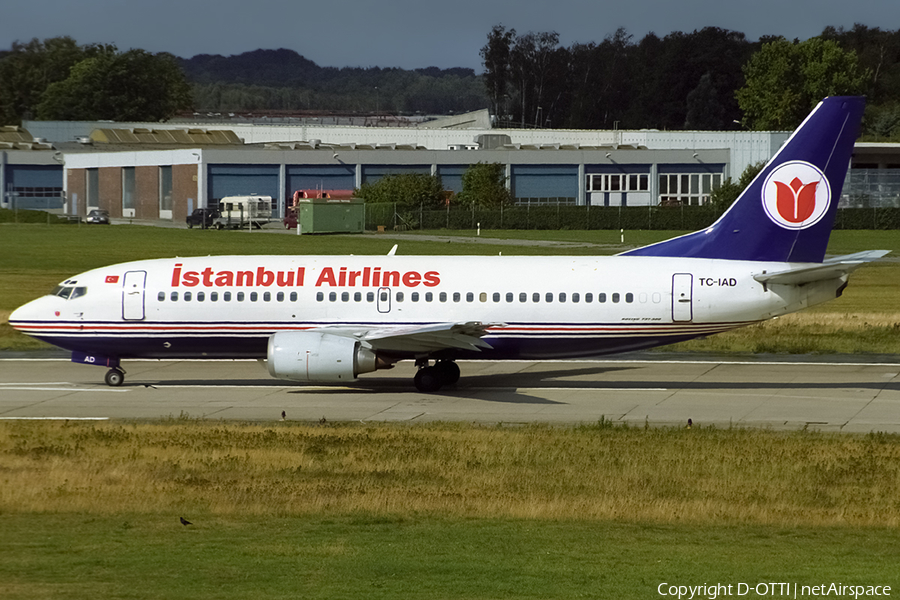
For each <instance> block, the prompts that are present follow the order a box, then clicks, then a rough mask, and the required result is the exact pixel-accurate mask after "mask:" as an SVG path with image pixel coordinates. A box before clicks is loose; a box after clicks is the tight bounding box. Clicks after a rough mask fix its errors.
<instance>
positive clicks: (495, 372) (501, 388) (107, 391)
mask: <svg viewBox="0 0 900 600" xmlns="http://www.w3.org/2000/svg"><path fill="white" fill-rule="evenodd" d="M681 356H683V355H675V356H674V357H673V356H669V355H665V354H659V355H654V354H653V353H648V354H646V355H642V356H640V357H638V358H627V359H617V360H602V361H569V362H486V361H485V362H481V361H476V362H461V363H460V366H461V368H462V372H463V377H462V379H461V380H460V382H459V383H458V384H456V385H455V386H453V387H448V388H445V389H443V390H441V391H440V392H438V393H434V394H423V393H420V392H417V391H416V390H415V388H414V387H413V385H412V376H413V374H414V367H413V365H412V364H406V363H401V364H400V365H398V366H397V367H396V368H395V369H393V370H390V371H379V372H377V373H372V374H368V375H364V376H363V377H362V378H361V379H360V380H359V382H357V383H355V384H353V385H301V384H293V383H291V382H286V381H282V380H276V379H272V378H270V377H269V375H268V373H267V372H266V371H265V368H264V366H263V365H262V364H259V363H257V362H256V361H128V362H125V363H124V364H123V366H124V368H125V369H126V371H127V375H126V379H125V385H124V386H122V387H120V388H111V387H108V386H106V385H105V384H104V383H103V375H104V373H105V370H104V369H103V368H98V367H91V366H85V365H77V364H73V363H71V362H69V361H68V360H66V359H64V358H60V359H48V358H43V359H34V358H0V418H2V419H22V418H68V419H158V418H165V417H180V416H189V417H192V418H203V419H222V420H251V421H277V420H279V419H280V418H281V412H282V411H284V412H285V413H286V416H287V419H289V420H297V421H317V420H320V419H322V418H325V419H326V420H328V421H351V420H354V421H355V420H359V421H410V422H415V421H435V420H439V421H472V422H480V423H498V422H502V423H529V422H542V423H556V424H571V423H593V422H596V421H598V420H599V419H601V418H604V419H608V420H611V421H614V422H623V423H629V424H632V425H643V424H645V423H648V424H649V425H651V426H658V425H684V424H686V423H687V420H688V419H692V420H693V423H694V425H695V426H698V425H699V426H705V425H716V426H717V427H728V426H732V425H733V426H741V427H767V428H772V429H799V428H803V427H810V428H813V429H817V430H826V431H848V432H869V431H885V432H900V363H898V362H893V361H892V360H887V361H883V362H853V360H854V358H853V357H838V358H836V359H833V360H831V361H829V360H822V361H809V360H806V361H795V362H785V361H783V360H778V361H775V360H765V361H748V362H740V361H725V360H715V359H691V360H683V359H681V358H680V357H681ZM857 358H858V357H857ZM891 358H893V357H891Z"/></svg>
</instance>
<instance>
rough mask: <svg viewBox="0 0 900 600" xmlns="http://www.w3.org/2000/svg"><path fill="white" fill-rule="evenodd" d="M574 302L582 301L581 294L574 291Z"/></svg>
mask: <svg viewBox="0 0 900 600" xmlns="http://www.w3.org/2000/svg"><path fill="white" fill-rule="evenodd" d="M572 302H581V295H580V294H579V293H578V292H573V293H572Z"/></svg>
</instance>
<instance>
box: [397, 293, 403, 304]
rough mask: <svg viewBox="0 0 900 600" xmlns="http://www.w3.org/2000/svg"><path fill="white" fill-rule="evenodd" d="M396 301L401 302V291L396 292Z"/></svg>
mask: <svg viewBox="0 0 900 600" xmlns="http://www.w3.org/2000/svg"><path fill="white" fill-rule="evenodd" d="M397 302H403V292H397Z"/></svg>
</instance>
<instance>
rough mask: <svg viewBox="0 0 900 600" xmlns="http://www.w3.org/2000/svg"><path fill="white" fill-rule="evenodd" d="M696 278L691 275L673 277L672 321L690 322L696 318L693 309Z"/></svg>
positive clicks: (683, 274) (675, 275)
mask: <svg viewBox="0 0 900 600" xmlns="http://www.w3.org/2000/svg"><path fill="white" fill-rule="evenodd" d="M693 287H694V276H693V275H691V274H690V273H675V274H674V275H673V276H672V320H673V321H682V322H684V321H690V320H692V319H693V318H694V311H693V309H692V307H691V305H692V304H693V302H692V290H693Z"/></svg>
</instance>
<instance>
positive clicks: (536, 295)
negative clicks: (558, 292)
mask: <svg viewBox="0 0 900 600" xmlns="http://www.w3.org/2000/svg"><path fill="white" fill-rule="evenodd" d="M531 301H532V302H534V303H538V302H540V301H541V294H540V293H539V292H535V293H533V294H532V295H531Z"/></svg>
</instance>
